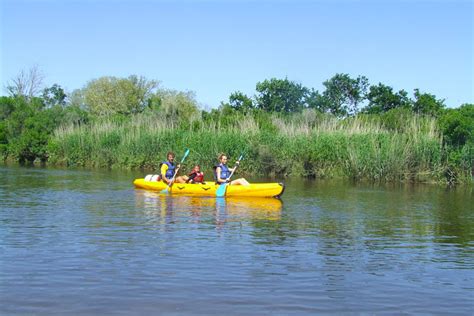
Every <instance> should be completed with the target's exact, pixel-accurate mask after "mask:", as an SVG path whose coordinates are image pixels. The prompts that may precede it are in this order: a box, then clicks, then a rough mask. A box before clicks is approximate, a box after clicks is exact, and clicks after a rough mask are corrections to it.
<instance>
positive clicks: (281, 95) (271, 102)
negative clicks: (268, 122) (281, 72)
mask: <svg viewBox="0 0 474 316" xmlns="http://www.w3.org/2000/svg"><path fill="white" fill-rule="evenodd" d="M256 90H257V95H256V107H257V108H259V109H262V110H264V111H267V112H286V113H291V112H297V111H301V110H302V109H303V108H305V107H306V106H307V103H306V98H307V95H308V92H309V90H308V88H306V87H303V86H302V85H301V84H299V83H295V82H293V81H290V80H288V79H287V78H285V79H276V78H272V79H270V80H264V81H263V82H258V83H257V86H256Z"/></svg>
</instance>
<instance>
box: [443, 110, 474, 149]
mask: <svg viewBox="0 0 474 316" xmlns="http://www.w3.org/2000/svg"><path fill="white" fill-rule="evenodd" d="M439 121H440V127H441V130H442V132H443V135H444V139H445V142H446V143H448V144H449V145H453V146H458V147H460V146H463V145H464V144H466V143H468V142H469V143H471V144H474V104H464V105H462V106H461V107H459V108H457V109H447V110H446V111H445V112H444V114H443V115H442V116H441V117H440V120H439Z"/></svg>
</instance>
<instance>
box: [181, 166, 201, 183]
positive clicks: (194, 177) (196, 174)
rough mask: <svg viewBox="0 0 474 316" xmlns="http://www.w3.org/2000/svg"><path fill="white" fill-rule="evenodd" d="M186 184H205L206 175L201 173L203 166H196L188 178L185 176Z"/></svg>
mask: <svg viewBox="0 0 474 316" xmlns="http://www.w3.org/2000/svg"><path fill="white" fill-rule="evenodd" d="M183 178H184V179H185V180H186V183H204V173H203V172H201V166H199V165H195V166H194V168H193V171H192V172H191V173H190V174H188V176H183Z"/></svg>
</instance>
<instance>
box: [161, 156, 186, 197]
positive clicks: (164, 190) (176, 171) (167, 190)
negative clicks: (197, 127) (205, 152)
mask: <svg viewBox="0 0 474 316" xmlns="http://www.w3.org/2000/svg"><path fill="white" fill-rule="evenodd" d="M188 155H189V149H186V151H185V152H184V156H183V158H182V159H181V162H180V163H179V166H178V167H177V168H176V170H175V172H174V175H173V178H171V181H170V183H169V184H168V185H167V186H166V188H164V189H163V190H161V193H168V192H169V190H170V188H171V186H172V185H173V183H174V178H176V175H177V174H178V171H179V168H180V167H181V164H182V163H183V162H184V159H186V157H187V156H188Z"/></svg>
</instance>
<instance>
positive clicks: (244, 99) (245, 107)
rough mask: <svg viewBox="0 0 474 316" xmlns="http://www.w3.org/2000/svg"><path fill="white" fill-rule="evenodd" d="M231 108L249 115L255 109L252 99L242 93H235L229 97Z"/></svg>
mask: <svg viewBox="0 0 474 316" xmlns="http://www.w3.org/2000/svg"><path fill="white" fill-rule="evenodd" d="M229 106H230V107H231V108H233V109H234V110H236V111H239V112H243V113H247V112H249V111H251V110H252V109H254V108H255V106H254V104H253V101H252V99H251V98H249V97H248V96H246V95H245V94H243V93H242V92H240V91H236V92H233V93H232V94H231V95H230V96H229Z"/></svg>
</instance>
